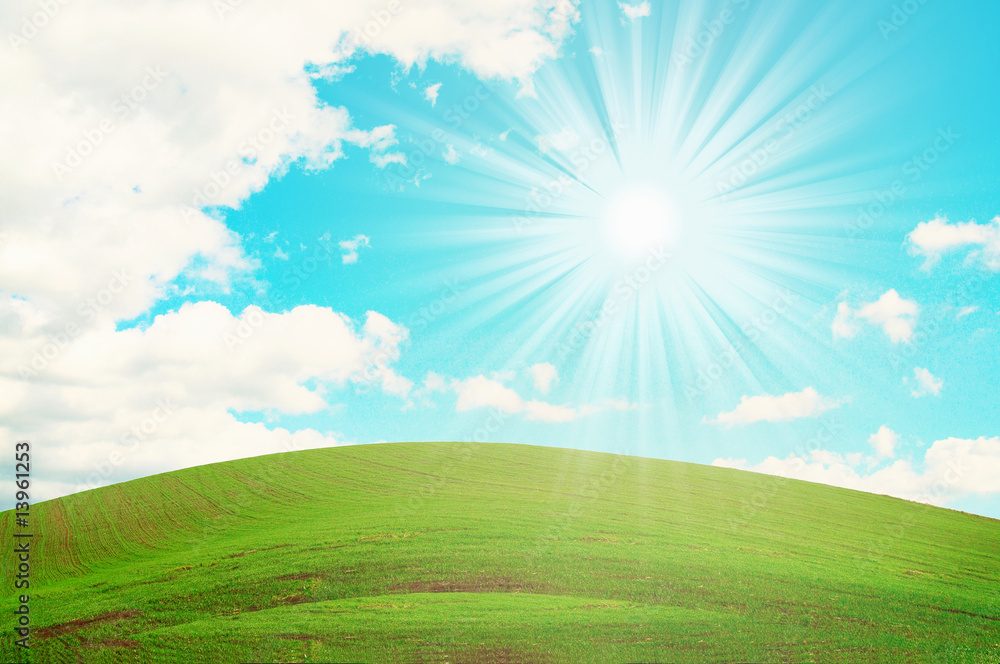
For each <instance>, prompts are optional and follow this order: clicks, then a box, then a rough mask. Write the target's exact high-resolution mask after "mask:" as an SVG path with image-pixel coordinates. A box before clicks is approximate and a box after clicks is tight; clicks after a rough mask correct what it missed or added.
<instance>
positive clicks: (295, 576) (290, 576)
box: [275, 572, 320, 581]
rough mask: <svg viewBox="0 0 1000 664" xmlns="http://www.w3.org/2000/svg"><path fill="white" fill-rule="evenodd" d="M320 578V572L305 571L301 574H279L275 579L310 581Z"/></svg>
mask: <svg viewBox="0 0 1000 664" xmlns="http://www.w3.org/2000/svg"><path fill="white" fill-rule="evenodd" d="M318 578H320V575H319V574H307V573H305V572H303V573H301V574H286V575H284V576H279V577H278V578H277V579H275V581H309V580H311V579H318Z"/></svg>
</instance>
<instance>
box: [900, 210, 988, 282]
mask: <svg viewBox="0 0 1000 664" xmlns="http://www.w3.org/2000/svg"><path fill="white" fill-rule="evenodd" d="M907 242H908V244H909V248H910V253H911V254H913V255H915V256H923V257H924V265H923V269H925V270H929V269H931V268H932V267H934V266H935V265H936V264H937V263H938V262H939V261H940V260H941V257H942V255H944V254H946V253H949V252H951V251H957V250H959V249H971V251H970V252H969V254H968V256H967V257H966V262H978V263H980V264H981V265H982V266H983V267H985V268H986V269H988V270H993V271H996V270H1000V217H996V218H994V219H993V221H992V222H990V223H988V224H977V223H976V222H975V221H968V222H964V223H956V224H952V223H949V222H948V219H946V218H943V217H938V218H936V219H932V220H931V221H925V222H923V223H920V224H917V227H916V229H914V230H913V232H912V233H910V234H909V235H908V236H907Z"/></svg>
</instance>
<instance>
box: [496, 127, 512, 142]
mask: <svg viewBox="0 0 1000 664" xmlns="http://www.w3.org/2000/svg"><path fill="white" fill-rule="evenodd" d="M508 136H510V129H507V130H505V131H503V132H502V133H501V134H500V135H499V136H497V138H498V139H500V141H501V142H502V141H506V140H507V137H508Z"/></svg>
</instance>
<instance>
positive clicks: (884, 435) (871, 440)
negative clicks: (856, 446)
mask: <svg viewBox="0 0 1000 664" xmlns="http://www.w3.org/2000/svg"><path fill="white" fill-rule="evenodd" d="M868 444H869V445H871V446H872V448H873V449H874V450H875V454H877V455H878V458H880V459H885V458H890V459H891V458H894V457H895V456H896V446H897V445H898V444H899V434H898V433H896V432H895V431H893V430H892V429H890V428H889V427H887V426H882V427H879V430H878V431H877V432H875V433H873V434H872V435H871V436H869V437H868Z"/></svg>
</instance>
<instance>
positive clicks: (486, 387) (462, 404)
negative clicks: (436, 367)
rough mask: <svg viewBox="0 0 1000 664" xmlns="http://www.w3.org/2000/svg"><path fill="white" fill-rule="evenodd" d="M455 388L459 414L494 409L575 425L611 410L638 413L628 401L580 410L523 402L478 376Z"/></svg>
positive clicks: (510, 390) (491, 380)
mask: <svg viewBox="0 0 1000 664" xmlns="http://www.w3.org/2000/svg"><path fill="white" fill-rule="evenodd" d="M451 387H452V389H453V390H454V392H455V394H457V395H458V400H457V402H456V404H455V410H456V411H457V412H459V413H463V412H468V411H471V410H477V409H480V408H495V409H497V410H499V411H500V412H503V413H507V414H520V415H523V416H524V418H525V419H527V420H532V421H536V422H572V421H574V420H577V419H579V418H581V417H589V416H591V415H596V414H598V413H604V412H608V411H623V410H635V409H637V408H638V406H637V405H635V404H632V403H630V402H628V401H627V400H625V399H611V400H608V401H606V402H603V403H599V404H586V405H583V406H580V407H573V406H567V405H557V404H551V403H548V402H545V401H538V400H528V399H524V398H523V397H522V396H521V395H520V394H518V393H517V391H516V390H514V389H513V388H510V387H508V386H506V385H504V384H503V382H501V380H500V379H499V377H497V378H487V377H486V376H482V375H480V376H476V377H474V378H469V379H466V380H462V381H458V380H456V381H453V383H452V386H451Z"/></svg>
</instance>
